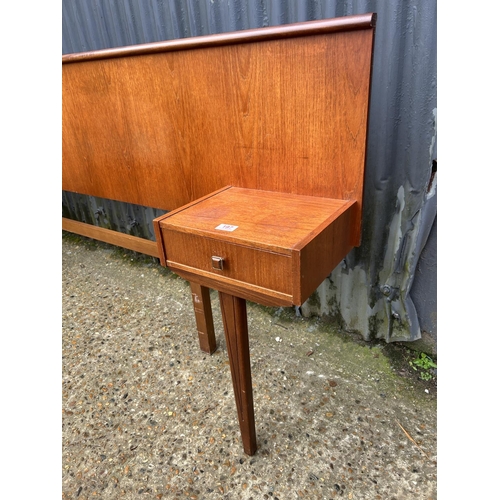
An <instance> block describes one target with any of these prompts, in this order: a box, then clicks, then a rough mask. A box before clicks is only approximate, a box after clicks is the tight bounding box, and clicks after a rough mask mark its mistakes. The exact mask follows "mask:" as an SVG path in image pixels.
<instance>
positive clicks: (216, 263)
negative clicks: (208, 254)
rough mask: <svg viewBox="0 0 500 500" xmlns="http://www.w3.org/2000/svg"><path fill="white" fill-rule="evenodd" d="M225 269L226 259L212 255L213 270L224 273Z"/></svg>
mask: <svg viewBox="0 0 500 500" xmlns="http://www.w3.org/2000/svg"><path fill="white" fill-rule="evenodd" d="M223 267H224V259H223V258H222V257H216V256H215V255H212V268H213V269H216V270H217V271H222V269H223Z"/></svg>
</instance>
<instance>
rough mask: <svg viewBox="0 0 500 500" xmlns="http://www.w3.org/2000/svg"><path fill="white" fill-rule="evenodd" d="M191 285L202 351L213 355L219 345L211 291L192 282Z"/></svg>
mask: <svg viewBox="0 0 500 500" xmlns="http://www.w3.org/2000/svg"><path fill="white" fill-rule="evenodd" d="M190 285H191V296H192V298H193V306H194V315H195V318H196V327H197V329H198V339H199V340H200V349H201V350H202V351H204V352H207V353H208V354H212V353H213V352H215V351H216V349H217V344H216V342H215V330H214V320H213V318H212V306H211V304H210V290H209V289H208V288H207V287H205V286H201V285H199V284H198V283H193V282H190Z"/></svg>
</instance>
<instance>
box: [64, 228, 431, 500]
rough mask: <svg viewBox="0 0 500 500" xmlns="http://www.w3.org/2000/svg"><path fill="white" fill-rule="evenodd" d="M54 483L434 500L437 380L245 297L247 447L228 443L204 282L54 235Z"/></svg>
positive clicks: (221, 358)
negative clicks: (58, 448)
mask: <svg viewBox="0 0 500 500" xmlns="http://www.w3.org/2000/svg"><path fill="white" fill-rule="evenodd" d="M62 265H63V268H62V290H63V297H62V305H63V328H62V334H63V339H62V354H63V363H62V365H63V373H62V395H63V401H62V410H63V417H62V425H63V429H62V444H63V450H62V497H63V499H74V498H78V499H91V498H106V499H107V498H109V499H115V498H117V499H118V498H124V499H138V498H139V499H141V498H144V499H146V498H155V499H161V498H190V499H212V498H226V499H255V500H256V499H280V500H284V499H302V498H303V499H330V498H346V499H383V500H393V499H398V500H400V499H435V498H436V497H437V477H436V475H437V458H436V447H437V443H436V426H437V415H436V406H437V405H436V388H435V383H431V382H429V383H425V382H419V381H417V380H416V379H415V378H413V377H408V376H405V374H406V375H407V374H408V371H407V370H406V371H405V368H404V366H403V363H402V362H400V363H397V362H396V360H395V359H394V358H392V357H388V356H387V352H388V350H387V349H386V348H385V347H384V345H383V344H369V343H365V342H363V341H360V340H359V339H356V337H355V336H351V335H346V334H344V333H342V332H338V331H336V330H335V329H334V328H333V327H332V326H331V325H329V324H328V323H327V322H325V321H323V320H320V319H318V318H309V319H305V318H301V317H297V316H296V315H295V312H294V310H288V309H282V308H276V309H273V308H264V307H262V306H259V305H257V304H253V303H249V304H248V322H249V333H250V354H251V361H252V377H253V389H254V403H255V419H256V428H257V441H258V447H259V448H258V450H257V453H256V454H255V455H254V456H253V457H248V456H247V455H245V454H244V452H243V449H242V447H241V441H240V433H239V427H238V422H237V415H236V407H235V404H234V399H233V390H232V384H231V378H230V372H229V363H228V357H227V351H226V345H225V341H224V335H223V330H222V323H221V318H220V312H219V308H218V299H217V294H216V293H215V292H213V294H212V298H213V301H212V306H213V312H214V321H215V328H216V332H217V342H218V350H217V351H216V352H215V353H214V354H213V355H211V356H210V355H207V354H205V353H203V352H201V351H200V349H199V346H198V338H197V333H196V327H195V322H194V314H193V311H192V307H191V296H190V290H189V284H188V283H187V282H185V281H184V280H182V279H181V278H178V277H176V276H175V275H174V274H172V273H170V272H169V271H168V270H166V269H163V268H161V267H160V266H159V265H158V264H157V263H156V262H155V261H154V259H151V258H146V257H141V256H139V255H137V254H134V253H132V252H124V251H122V250H119V249H115V248H113V247H111V246H106V245H103V244H99V243H95V242H91V241H90V240H85V239H81V238H78V237H74V236H71V235H69V236H68V235H67V234H65V233H63V239H62Z"/></svg>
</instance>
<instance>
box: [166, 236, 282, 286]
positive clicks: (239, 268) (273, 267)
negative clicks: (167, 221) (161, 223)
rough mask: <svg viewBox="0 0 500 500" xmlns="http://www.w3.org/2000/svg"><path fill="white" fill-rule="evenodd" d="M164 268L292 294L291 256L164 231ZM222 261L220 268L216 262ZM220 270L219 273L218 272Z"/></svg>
mask: <svg viewBox="0 0 500 500" xmlns="http://www.w3.org/2000/svg"><path fill="white" fill-rule="evenodd" d="M162 234H163V241H164V244H165V250H166V257H167V265H169V266H172V267H175V264H181V265H184V266H189V267H191V268H194V269H196V270H199V271H201V272H202V274H203V275H204V276H207V275H208V276H210V278H213V279H214V281H215V282H216V281H217V279H218V278H220V277H224V278H229V279H231V280H236V281H238V282H241V284H242V286H244V284H245V283H248V284H250V285H255V286H258V287H262V288H265V289H268V290H274V291H277V292H280V293H285V294H288V295H291V294H292V258H291V256H287V255H283V254H277V253H273V252H267V251H264V250H261V249H256V248H250V247H245V246H241V245H236V244H233V243H227V242H223V241H219V240H216V239H212V238H206V237H202V236H198V235H193V234H188V233H183V232H178V231H175V230H171V229H167V228H163V229H162ZM213 257H215V258H220V259H222V262H221V264H220V263H219V261H218V260H217V259H212V258H213ZM217 267H222V269H221V270H220V269H217Z"/></svg>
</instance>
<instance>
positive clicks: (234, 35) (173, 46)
mask: <svg viewBox="0 0 500 500" xmlns="http://www.w3.org/2000/svg"><path fill="white" fill-rule="evenodd" d="M376 19H377V14H376V13H368V14H359V15H355V16H344V17H336V18H333V19H321V20H318V21H306V22H302V23H293V24H284V25H280V26H269V27H265V28H254V29H249V30H241V31H232V32H228V33H219V34H214V35H205V36H196V37H189V38H181V39H178V40H167V41H164V42H153V43H144V44H139V45H132V46H126V47H116V48H112V49H103V50H95V51H89V52H79V53H74V54H65V55H63V56H62V62H63V64H65V63H73V62H81V61H92V60H98V59H110V58H114V57H126V56H138V55H146V54H155V53H158V52H171V51H176V50H187V49H195V48H203V47H215V46H220V45H231V44H237V43H246V42H259V41H265V40H273V39H280V38H293V37H299V36H308V35H320V34H323V33H333V32H338V31H350V30H359V29H369V28H374V27H375V24H376Z"/></svg>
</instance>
